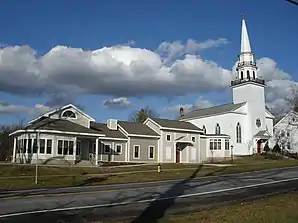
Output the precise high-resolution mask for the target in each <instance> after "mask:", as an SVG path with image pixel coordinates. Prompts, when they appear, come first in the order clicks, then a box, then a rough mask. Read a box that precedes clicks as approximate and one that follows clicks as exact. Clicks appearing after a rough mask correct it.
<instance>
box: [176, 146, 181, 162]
mask: <svg viewBox="0 0 298 223" xmlns="http://www.w3.org/2000/svg"><path fill="white" fill-rule="evenodd" d="M176 163H180V150H178V149H176Z"/></svg>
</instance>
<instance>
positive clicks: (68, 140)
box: [48, 139, 75, 156]
mask: <svg viewBox="0 0 298 223" xmlns="http://www.w3.org/2000/svg"><path fill="white" fill-rule="evenodd" d="M60 140H61V141H62V154H59V153H58V145H59V141H60ZM64 141H67V142H68V153H69V144H70V143H69V142H70V141H71V142H73V148H72V149H73V150H72V154H66V155H64V154H63V153H64ZM52 142H53V141H52ZM74 143H75V142H74V141H73V140H71V139H57V150H56V155H57V156H73V154H74V153H75V151H74ZM52 149H53V143H52ZM48 155H50V154H48Z"/></svg>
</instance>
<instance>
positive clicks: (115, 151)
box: [115, 144, 123, 155]
mask: <svg viewBox="0 0 298 223" xmlns="http://www.w3.org/2000/svg"><path fill="white" fill-rule="evenodd" d="M117 146H120V148H121V152H120V153H118V152H117ZM122 149H123V146H122V144H116V145H115V150H116V151H115V152H116V153H117V154H119V155H120V154H122Z"/></svg>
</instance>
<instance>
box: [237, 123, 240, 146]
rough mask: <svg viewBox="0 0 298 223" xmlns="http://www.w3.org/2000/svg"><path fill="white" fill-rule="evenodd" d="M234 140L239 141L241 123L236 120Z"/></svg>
mask: <svg viewBox="0 0 298 223" xmlns="http://www.w3.org/2000/svg"><path fill="white" fill-rule="evenodd" d="M236 142H237V143H241V125H240V123H239V122H238V123H237V126H236Z"/></svg>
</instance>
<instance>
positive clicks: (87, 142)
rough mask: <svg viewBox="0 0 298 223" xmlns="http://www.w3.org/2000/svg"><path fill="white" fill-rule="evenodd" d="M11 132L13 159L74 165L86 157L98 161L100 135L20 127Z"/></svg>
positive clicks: (94, 163) (91, 161) (15, 160)
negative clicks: (20, 128)
mask: <svg viewBox="0 0 298 223" xmlns="http://www.w3.org/2000/svg"><path fill="white" fill-rule="evenodd" d="M10 136H11V137H12V138H13V157H12V162H13V163H27V164H33V163H39V164H49V165H50V164H56V165H73V164H77V163H79V162H81V161H88V162H90V163H91V164H93V165H98V161H99V159H98V158H99V144H100V140H99V137H102V136H103V135H99V134H88V133H77V132H59V131H52V130H19V131H16V132H14V133H12V134H11V135H10Z"/></svg>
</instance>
